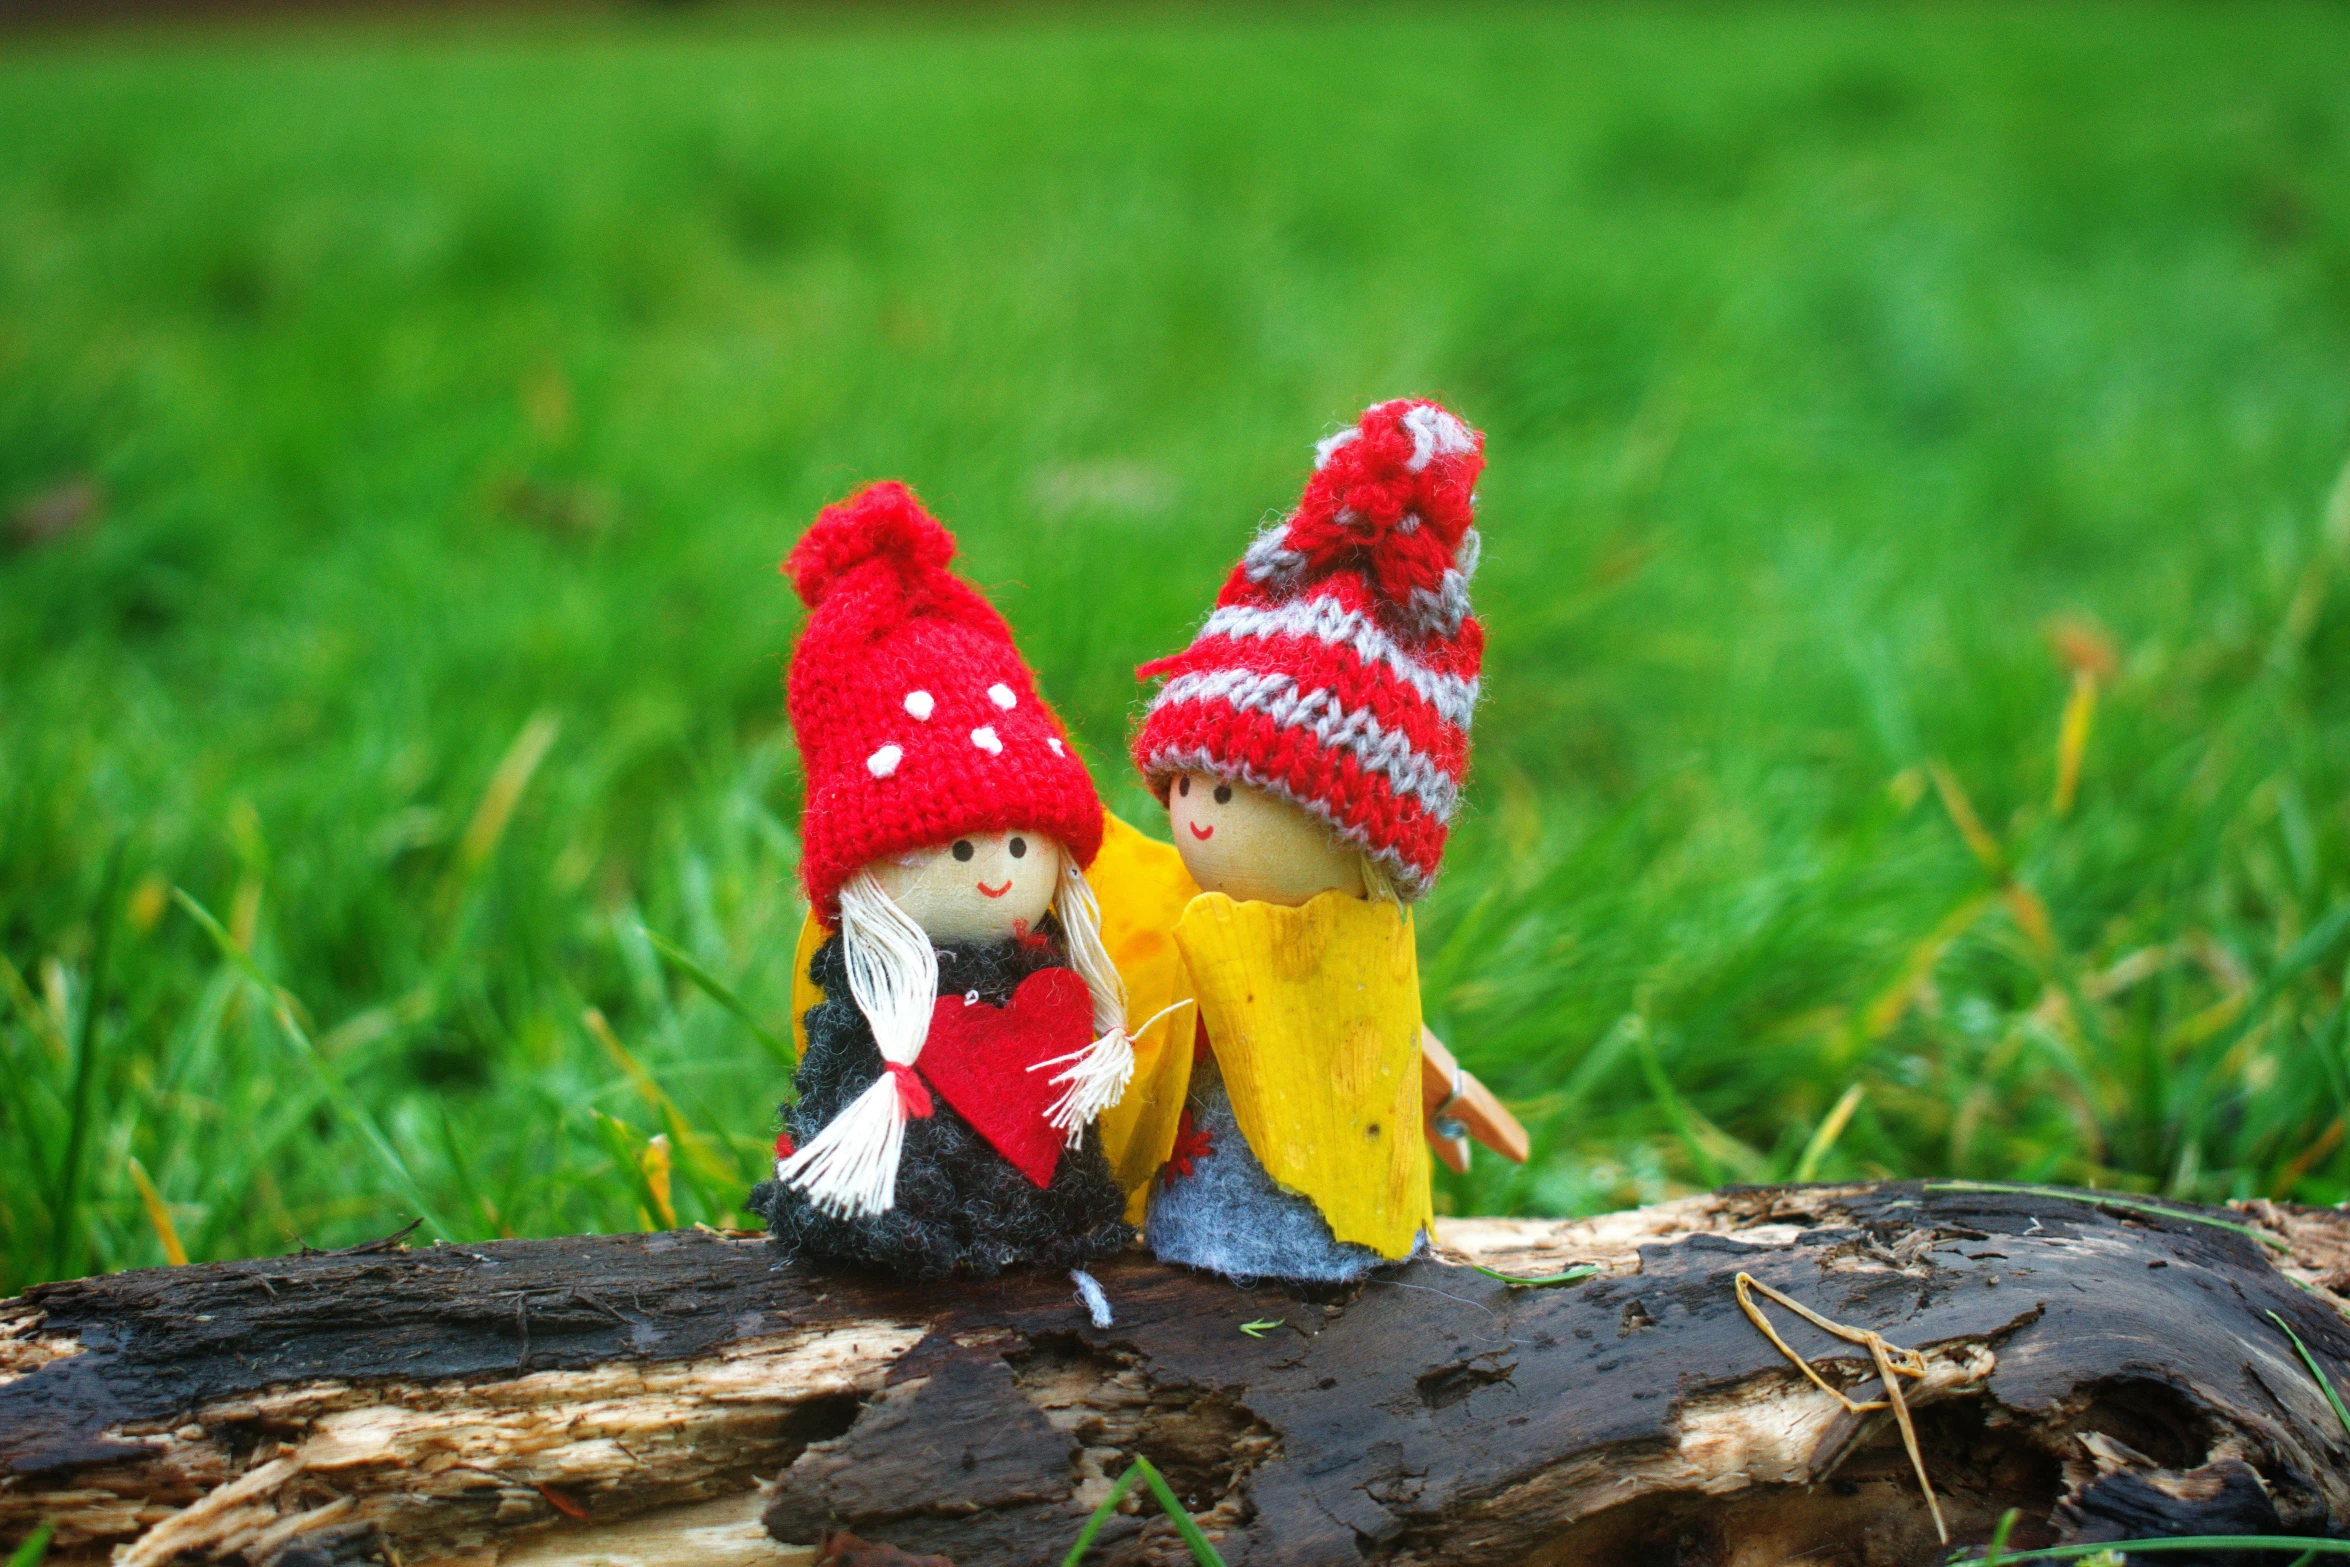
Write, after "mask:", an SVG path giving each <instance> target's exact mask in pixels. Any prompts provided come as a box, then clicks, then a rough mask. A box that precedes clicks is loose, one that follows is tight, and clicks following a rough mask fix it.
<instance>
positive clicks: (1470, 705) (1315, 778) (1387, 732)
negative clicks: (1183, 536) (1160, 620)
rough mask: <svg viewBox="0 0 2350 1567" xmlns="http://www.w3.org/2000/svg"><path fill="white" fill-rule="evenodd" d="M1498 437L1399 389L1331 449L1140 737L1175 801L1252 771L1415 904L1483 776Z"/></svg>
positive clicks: (1243, 562)
mask: <svg viewBox="0 0 2350 1567" xmlns="http://www.w3.org/2000/svg"><path fill="white" fill-rule="evenodd" d="M1484 467H1485V437H1484V436H1482V435H1480V434H1479V433H1478V432H1477V431H1475V430H1472V429H1470V428H1469V427H1468V426H1467V425H1466V424H1463V423H1462V422H1461V421H1460V420H1459V419H1458V418H1456V417H1454V416H1453V415H1452V414H1451V413H1448V412H1447V411H1446V410H1445V409H1443V408H1442V407H1440V406H1438V405H1437V404H1435V403H1432V402H1428V401H1425V400H1422V399H1418V398H1399V399H1397V400H1395V401H1393V402H1386V403H1380V404H1379V405H1377V406H1376V407H1374V408H1372V409H1370V410H1369V411H1368V412H1366V413H1365V414H1364V415H1363V417H1362V420H1361V422H1359V423H1358V424H1356V425H1355V427H1354V428H1353V429H1351V430H1342V431H1340V432H1339V433H1338V434H1336V435H1333V436H1331V437H1330V438H1329V439H1327V440H1325V441H1323V442H1321V444H1319V445H1318V446H1316V447H1315V448H1314V472H1313V476H1312V477H1311V478H1310V479H1308V480H1307V481H1306V489H1305V495H1304V496H1303V497H1302V498H1301V499H1300V500H1299V501H1298V504H1297V509H1296V510H1295V511H1293V512H1291V513H1290V514H1289V515H1288V516H1286V517H1284V518H1282V519H1281V520H1280V521H1279V522H1277V523H1274V524H1273V525H1272V526H1270V527H1268V528H1267V529H1265V530H1264V531H1263V532H1262V533H1260V534H1258V535H1257V538H1256V540H1255V542H1254V543H1252V544H1250V545H1249V547H1248V550H1247V552H1246V553H1244V554H1243V555H1242V556H1241V558H1240V564H1239V566H1238V567H1236V568H1235V569H1234V570H1233V573H1232V576H1231V578H1230V579H1229V580H1228V581H1227V582H1226V583H1225V584H1224V591H1223V592H1222V593H1220V594H1218V595H1217V597H1216V608H1215V612H1214V613H1212V614H1211V615H1209V616H1208V619H1207V623H1206V624H1205V625H1203V626H1201V627H1200V630H1199V635H1198V636H1197V637H1196V638H1194V639H1193V641H1192V644H1191V646H1190V647H1188V648H1186V649H1184V650H1183V651H1182V652H1180V653H1177V654H1175V655H1174V656H1173V657H1171V658H1163V659H1160V660H1158V661H1157V662H1155V663H1150V664H1145V665H1143V666H1142V668H1141V669H1139V670H1137V671H1136V674H1137V676H1138V677H1139V678H1141V679H1144V680H1164V681H1165V682H1166V684H1165V685H1164V686H1162V687H1161V688H1160V690H1159V694H1158V696H1157V698H1156V699H1155V700H1154V701H1153V702H1152V703H1151V707H1150V711H1149V713H1148V714H1147V715H1146V716H1145V717H1144V719H1143V723H1142V728H1141V730H1140V732H1139V733H1137V734H1136V736H1135V738H1134V761H1135V765H1136V766H1138V767H1140V768H1141V769H1142V774H1143V777H1144V778H1145V779H1146V780H1148V781H1149V783H1150V786H1151V788H1152V790H1153V791H1154V792H1155V793H1157V794H1158V796H1159V798H1160V799H1161V800H1164V799H1165V798H1166V795H1167V788H1168V785H1169V784H1170V783H1171V782H1172V781H1173V779H1174V777H1175V775H1176V774H1177V773H1179V772H1186V771H1198V772H1205V773H1212V774H1215V775H1217V776H1219V777H1225V778H1232V779H1236V780H1238V781H1239V782H1242V783H1245V784H1247V785H1249V786H1250V787H1251V788H1255V789H1261V790H1263V791H1264V792H1266V793H1268V794H1273V795H1277V796H1280V797H1281V798H1283V799H1286V800H1289V801H1291V802H1293V803H1295V804H1297V805H1299V806H1302V807H1303V808H1305V809H1306V810H1307V811H1310V812H1311V813H1313V814H1314V815H1315V816H1318V817H1320V818H1321V819H1322V820H1323V821H1324V822H1326V823H1328V824H1329V826H1330V827H1331V829H1332V830H1333V831H1334V832H1335V833H1337V835H1338V836H1339V838H1340V839H1342V840H1343V841H1345V842H1348V843H1351V844H1353V845H1355V846H1356V847H1357V848H1360V849H1361V850H1362V851H1363V852H1364V853H1365V854H1367V855H1369V856H1370V857H1371V858H1372V859H1373V860H1374V861H1376V862H1377V863H1378V864H1379V865H1380V866H1381V867H1382V868H1384V869H1385V870H1386V871H1387V873H1388V875H1389V876H1390V877H1391V878H1392V879H1393V880H1394V882H1395V886H1396V890H1397V891H1398V892H1399V893H1401V894H1402V895H1403V896H1404V897H1405V898H1407V899H1408V898H1417V897H1419V896H1420V895H1421V894H1422V893H1424V892H1426V891H1427V890H1428V887H1429V885H1430V884H1431V883H1432V882H1433V881H1434V880H1435V878H1436V869H1437V865H1438V863H1439V862H1440V861H1441V860H1442V858H1443V856H1444V839H1445V833H1446V831H1447V829H1448V827H1449V825H1450V823H1451V821H1452V817H1453V812H1454V811H1455V810H1456V809H1458V807H1459V804H1460V793H1461V785H1462V782H1463V780H1464V779H1465V778H1466V777H1467V775H1468V770H1469V720H1470V717H1471V715H1472V713H1473V712H1474V710H1475V708H1476V705H1477V671H1478V667H1479V664H1480V662H1481V661H1482V659H1483V656H1484V651H1485V631H1484V628H1483V627H1482V626H1480V625H1478V623H1477V622H1476V620H1475V619H1474V618H1472V617H1471V616H1470V614H1469V578H1470V576H1471V575H1472V574H1473V573H1474V572H1475V571H1476V569H1477V550H1478V537H1477V530H1476V528H1475V527H1474V526H1473V524H1474V521H1475V515H1474V507H1475V503H1476V493H1475V492H1476V484H1477V475H1478V474H1479V473H1480V472H1481V471H1482V470H1483V469H1484Z"/></svg>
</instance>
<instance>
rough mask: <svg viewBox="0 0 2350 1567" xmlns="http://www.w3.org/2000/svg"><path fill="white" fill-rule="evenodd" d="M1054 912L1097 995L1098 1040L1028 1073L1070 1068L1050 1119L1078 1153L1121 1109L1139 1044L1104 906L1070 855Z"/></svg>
mask: <svg viewBox="0 0 2350 1567" xmlns="http://www.w3.org/2000/svg"><path fill="white" fill-rule="evenodd" d="M1053 910H1054V912H1055V913H1057V914H1059V915H1060V917H1061V939H1062V940H1063V941H1065V942H1066V943H1067V944H1068V947H1069V966H1070V967H1071V968H1073V969H1075V970H1076V971H1077V973H1078V975H1079V976H1080V977H1081V978H1083V979H1084V981H1085V988H1086V989H1087V990H1089V991H1091V992H1092V993H1093V1026H1094V1032H1095V1038H1094V1041H1093V1043H1092V1044H1090V1045H1087V1046H1086V1047H1085V1048H1084V1049H1083V1050H1077V1051H1072V1052H1071V1053H1070V1054H1068V1055H1065V1056H1055V1057H1054V1058H1053V1059H1052V1060H1050V1061H1039V1062H1037V1063H1036V1065H1035V1066H1032V1067H1030V1068H1029V1069H1028V1070H1029V1071H1031V1072H1035V1071H1039V1070H1042V1069H1043V1068H1045V1067H1049V1066H1063V1065H1066V1066H1067V1067H1068V1070H1067V1071H1065V1072H1059V1073H1056V1074H1054V1076H1053V1077H1052V1079H1051V1081H1053V1082H1055V1083H1065V1084H1067V1085H1068V1086H1067V1087H1066V1088H1065V1089H1064V1090H1063V1091H1062V1094H1061V1097H1060V1098H1058V1099H1056V1100H1054V1101H1053V1106H1052V1108H1051V1109H1050V1110H1048V1111H1047V1112H1046V1113H1045V1118H1046V1119H1047V1120H1049V1121H1051V1122H1052V1124H1053V1125H1055V1126H1057V1127H1059V1128H1060V1129H1061V1130H1062V1131H1064V1132H1066V1133H1068V1134H1069V1146H1070V1147H1072V1148H1074V1147H1076V1146H1077V1142H1078V1139H1080V1138H1082V1137H1083V1136H1084V1135H1085V1129H1086V1127H1087V1126H1089V1125H1091V1124H1092V1122H1093V1118H1094V1117H1095V1116H1097V1115H1100V1114H1101V1113H1102V1112H1103V1111H1104V1110H1107V1109H1108V1108H1110V1106H1112V1105H1114V1104H1116V1103H1117V1102H1118V1100H1119V1098H1120V1097H1121V1096H1122V1095H1124V1093H1125V1092H1126V1085H1127V1084H1128V1083H1129V1082H1131V1081H1133V1079H1134V1040H1133V1038H1132V1037H1131V1036H1130V1035H1129V1034H1128V1033H1127V1032H1126V983H1125V981H1123V980H1121V979H1120V978H1119V977H1118V966H1117V965H1116V964H1115V963H1112V962H1111V961H1110V952H1109V949H1108V948H1107V947H1104V946H1103V945H1102V907H1101V905H1100V904H1099V903H1098V902H1096V901H1095V900H1094V896H1093V888H1092V886H1091V885H1089V884H1088V883H1087V882H1086V879H1085V872H1084V871H1082V870H1080V869H1078V867H1077V861H1076V860H1075V859H1074V858H1072V857H1071V856H1068V855H1066V854H1064V855H1063V856H1062V858H1061V885H1060V890H1059V891H1058V892H1057V893H1055V894H1054V897H1053ZM1160 1016H1162V1017H1163V1016H1165V1014H1164V1013H1161V1014H1160ZM1151 1021H1152V1022H1157V1021H1158V1019H1157V1018H1153V1019H1152V1020H1151ZM1143 1026H1144V1027H1145V1028H1147V1027H1149V1026H1150V1025H1149V1024H1148V1023H1146V1024H1144V1025H1143Z"/></svg>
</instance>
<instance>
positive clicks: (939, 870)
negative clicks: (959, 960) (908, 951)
mask: <svg viewBox="0 0 2350 1567" xmlns="http://www.w3.org/2000/svg"><path fill="white" fill-rule="evenodd" d="M1064 859H1065V856H1064V854H1063V852H1062V849H1061V846H1060V845H1059V844H1058V843H1055V842H1054V841H1053V840H1052V839H1050V838H1048V837H1046V836H1045V835H1044V834H1043V833H1040V832H1037V831H1035V830H1034V829H1033V828H1023V829H1020V830H1017V831H1013V832H974V833H965V834H964V835H963V836H962V837H960V838H957V839H955V840H954V841H953V842H951V843H942V844H936V845H934V846H932V847H930V848H928V849H918V850H915V851H914V852H912V853H909V854H901V855H898V856H896V857H895V858H893V859H888V860H883V861H880V862H879V863H877V864H875V865H874V866H873V867H872V871H873V879H874V880H875V881H878V882H879V883H881V889H882V891H884V892H886V893H888V894H889V896H890V901H891V902H893V903H895V904H896V905H897V906H898V907H899V908H901V909H903V910H904V911H905V912H906V915H907V917H908V918H910V919H912V920H913V922H914V923H915V924H917V925H919V926H921V927H922V929H923V932H924V934H926V935H928V936H929V937H930V939H931V940H932V941H934V942H940V943H952V942H962V941H1003V940H1006V939H1008V938H1010V937H1013V936H1025V935H1027V934H1028V933H1029V932H1030V931H1032V930H1034V929H1035V928H1036V925H1037V922H1038V921H1039V920H1042V919H1043V918H1044V916H1045V911H1046V910H1047V909H1050V908H1051V907H1052V905H1053V899H1054V896H1055V894H1056V893H1057V892H1058V890H1059V888H1060V884H1061V866H1062V863H1063V861H1064Z"/></svg>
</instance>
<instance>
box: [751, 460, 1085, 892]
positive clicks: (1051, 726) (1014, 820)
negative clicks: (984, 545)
mask: <svg viewBox="0 0 2350 1567" xmlns="http://www.w3.org/2000/svg"><path fill="white" fill-rule="evenodd" d="M954 558H955V540H954V536H953V535H951V534H949V533H948V532H947V530H946V529H945V528H943V527H940V526H939V524H938V522H937V520H936V519H935V518H933V517H932V516H931V515H930V514H929V513H928V512H927V511H924V510H923V509H922V503H921V502H920V501H919V500H917V499H915V497H914V492H913V491H912V490H909V489H908V488H906V486H905V485H903V484H900V483H898V482H897V481H896V480H894V479H893V480H884V481H883V482H881V483H879V484H873V485H868V486H867V487H866V488H864V489H862V490H859V491H858V492H857V493H856V494H854V495H852V496H850V497H849V498H848V499H847V500H845V501H840V502H838V503H836V504H834V505H831V506H827V507H826V508H824V510H823V511H822V512H821V513H819V514H818V516H817V518H816V521H815V522H814V524H812V525H811V526H810V527H809V529H808V531H807V533H806V534H804V535H802V537H801V539H800V541H799V543H797V544H795V545H793V546H792V552H791V555H790V557H789V558H787V559H786V560H785V561H784V563H783V569H784V571H785V573H786V574H788V575H789V576H790V577H791V579H792V584H793V586H795V587H797V588H798V589H799V593H800V597H801V599H803V600H804V601H805V602H806V603H807V605H808V623H807V626H806V627H805V628H804V629H803V630H802V631H801V633H800V640H799V645H798V647H797V648H796V649H795V650H794V652H793V654H792V663H791V672H790V674H789V675H788V676H787V677H786V679H785V706H786V708H787V709H788V710H789V712H790V714H791V726H792V732H793V733H794V734H795V735H796V736H797V737H798V739H799V743H800V765H801V768H802V770H803V772H804V774H805V776H806V780H807V808H806V813H805V816H804V818H803V821H802V825H801V857H800V879H801V881H802V882H803V883H804V884H805V885H806V887H807V891H808V905H809V907H810V908H812V909H813V910H815V912H816V916H817V918H818V919H820V920H822V921H823V922H824V923H825V924H826V925H828V926H837V925H838V924H839V921H840V887H841V883H842V882H844V881H846V880H847V879H848V878H849V877H851V876H853V875H855V874H856V872H857V871H858V870H860V869H862V868H863V867H865V866H867V865H870V864H872V863H873V862H875V861H876V860H882V859H887V858H889V857H891V856H893V855H899V854H906V853H909V852H912V851H915V850H919V849H929V848H935V847H936V846H938V845H939V844H942V843H949V842H952V841H953V840H954V839H956V838H959V837H962V836H963V835H965V834H967V833H978V832H1009V831H1012V830H1014V829H1019V828H1025V829H1029V830H1032V831H1036V832H1041V833H1045V834H1047V835H1049V836H1050V837H1052V838H1053V839H1054V840H1055V841H1056V842H1058V843H1059V844H1060V845H1061V847H1062V848H1064V849H1066V850H1068V851H1069V853H1070V854H1071V855H1072V856H1073V857H1074V858H1075V859H1076V861H1077V863H1078V864H1079V865H1080V866H1084V865H1090V864H1092V863H1093V857H1094V854H1095V852H1096V851H1097V850H1098V849H1099V848H1100V847H1101V841H1102V803H1101V799H1100V797H1099V796H1098V795H1096V794H1095V793H1094V789H1093V779H1092V778H1091V777H1090V776H1089V775H1088V774H1087V773H1086V770H1085V764H1084V763H1083V762H1081V761H1079V760H1078V759H1077V756H1076V754H1075V752H1073V751H1072V750H1071V749H1070V747H1069V744H1068V733H1067V731H1066V730H1064V729H1063V728H1062V727H1061V721H1060V719H1059V718H1057V717H1055V716H1054V714H1053V710H1052V709H1051V708H1049V707H1047V706H1045V704H1044V702H1043V701H1042V700H1040V699H1039V698H1038V696H1037V694H1036V682H1035V678H1034V676H1032V675H1031V674H1030V672H1029V669H1028V666H1027V664H1025V663H1023V662H1022V661H1021V658H1020V654H1019V652H1018V650H1017V649H1015V648H1014V647H1013V646H1012V631H1011V628H1010V627H1009V626H1007V625H1005V624H1004V618H1003V616H1001V615H999V614H997V613H996V612H995V609H994V608H993V607H992V606H991V605H989V603H988V602H987V600H985V599H984V598H981V597H980V596H979V593H978V591H977V590H976V589H974V588H973V587H972V586H971V585H970V584H969V583H967V582H965V581H963V579H962V578H960V577H958V576H956V575H954V574H953V573H952V572H950V571H948V570H947V563H948V562H949V561H951V560H953V559H954Z"/></svg>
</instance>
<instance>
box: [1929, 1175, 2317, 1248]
mask: <svg viewBox="0 0 2350 1567" xmlns="http://www.w3.org/2000/svg"><path fill="white" fill-rule="evenodd" d="M1926 1190H1927V1191H1930V1192H2001V1193H2004V1194H2006V1195H2008V1196H2011V1197H2046V1198H2050V1199H2052V1200H2053V1201H2056V1202H2070V1203H2079V1204H2080V1205H2081V1206H2082V1207H2084V1208H2127V1209H2130V1210H2131V1211H2132V1212H2135V1213H2151V1214H2155V1215H2157V1216H2159V1217H2161V1218H2165V1219H2177V1220H2180V1221H2181V1222H2183V1223H2186V1224H2208V1225H2210V1226H2211V1227H2212V1228H2213V1229H2215V1230H2233V1231H2234V1232H2235V1233H2236V1234H2238V1235H2242V1236H2244V1237H2246V1238H2248V1239H2250V1240H2256V1241H2258V1242H2260V1244H2261V1245H2263V1246H2269V1247H2273V1248H2275V1249H2276V1250H2278V1251H2291V1250H2292V1249H2293V1248H2292V1247H2291V1246H2289V1245H2288V1244H2286V1243H2285V1242H2284V1241H2282V1240H2279V1239H2278V1238H2277V1237H2276V1236H2274V1235H2271V1234H2269V1233H2268V1232H2267V1231H2266V1230H2263V1229H2260V1228H2257V1227H2256V1226H2253V1225H2250V1224H2236V1223H2234V1222H2232V1221H2230V1220H2227V1219H2215V1218H2213V1217H2212V1216H2211V1215H2210V1214H2207V1213H2184V1212H2181V1211H2180V1210H2179V1209H2177V1208H2174V1207H2172V1206H2171V1205H2170V1204H2168V1203H2163V1202H2154V1201H2152V1200H2150V1199H2148V1198H2144V1197H2132V1196H2129V1195H2128V1194H2127V1193H2122V1192H2076V1191H2067V1190H2066V1189H2065V1188H2063V1187H2061V1186H2020V1185H2015V1184H2012V1183H2010V1182H2006V1181H1928V1182H1927V1183H1926Z"/></svg>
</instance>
